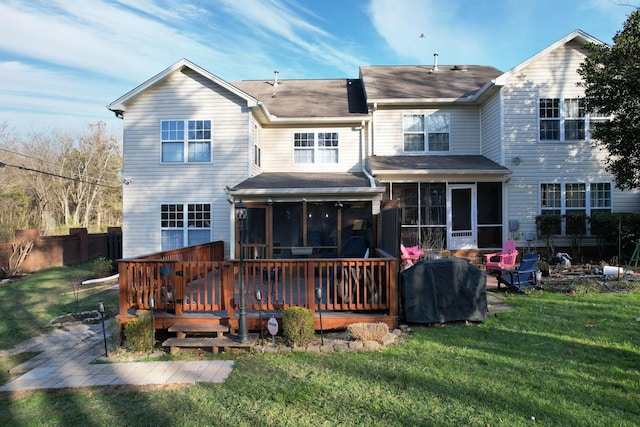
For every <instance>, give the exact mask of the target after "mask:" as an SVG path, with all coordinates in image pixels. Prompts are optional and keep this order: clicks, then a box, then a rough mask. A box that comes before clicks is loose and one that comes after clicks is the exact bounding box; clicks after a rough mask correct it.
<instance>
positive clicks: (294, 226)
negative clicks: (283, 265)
mask: <svg viewBox="0 0 640 427" xmlns="http://www.w3.org/2000/svg"><path fill="white" fill-rule="evenodd" d="M302 221H303V218H302V203H276V204H274V205H273V255H274V257H281V258H291V256H292V254H291V248H292V247H296V246H302V245H303V239H302V237H303V236H302Z"/></svg>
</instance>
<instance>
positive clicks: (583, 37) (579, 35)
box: [496, 30, 604, 86]
mask: <svg viewBox="0 0 640 427" xmlns="http://www.w3.org/2000/svg"><path fill="white" fill-rule="evenodd" d="M575 39H578V40H580V41H582V42H583V43H585V44H586V43H596V44H604V42H602V41H600V40H598V39H596V38H595V37H593V36H590V35H589V34H587V33H585V32H584V31H582V30H575V31H572V32H571V33H569V34H567V35H566V36H564V37H563V38H561V39H560V40H558V41H557V42H555V43H553V44H552V45H549V46H547V47H546V48H544V49H543V50H541V51H540V52H538V53H536V54H535V55H533V56H532V57H530V58H529V59H527V60H525V61H523V62H521V63H520V64H518V65H516V66H515V67H513V68H512V69H510V70H509V71H507V72H505V73H504V74H502V75H501V76H499V77H498V78H497V79H496V85H499V86H502V85H504V84H505V83H506V81H507V79H508V78H509V77H511V76H513V75H515V74H517V73H518V72H520V71H521V70H523V69H524V68H526V67H528V66H529V65H531V64H533V63H535V62H536V61H539V60H540V59H541V58H543V57H545V56H546V55H548V54H549V53H550V52H553V51H554V50H556V49H558V48H559V47H561V46H564V45H565V44H567V43H569V42H571V41H572V40H575Z"/></svg>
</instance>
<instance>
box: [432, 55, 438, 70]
mask: <svg viewBox="0 0 640 427" xmlns="http://www.w3.org/2000/svg"><path fill="white" fill-rule="evenodd" d="M434 71H438V54H437V53H434V54H433V68H432V69H431V72H434Z"/></svg>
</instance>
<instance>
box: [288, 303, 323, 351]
mask: <svg viewBox="0 0 640 427" xmlns="http://www.w3.org/2000/svg"><path fill="white" fill-rule="evenodd" d="M282 335H283V336H284V338H285V339H286V340H287V341H288V342H289V343H291V344H293V345H304V344H306V343H308V342H309V341H311V340H313V339H314V338H315V335H316V332H315V329H314V327H313V313H311V310H309V309H307V308H304V307H289V308H287V309H285V310H284V312H283V314H282Z"/></svg>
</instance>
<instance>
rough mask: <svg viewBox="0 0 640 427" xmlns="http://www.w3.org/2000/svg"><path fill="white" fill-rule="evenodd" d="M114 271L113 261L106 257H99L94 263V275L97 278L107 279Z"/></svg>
mask: <svg viewBox="0 0 640 427" xmlns="http://www.w3.org/2000/svg"><path fill="white" fill-rule="evenodd" d="M112 271H113V261H111V260H110V259H107V258H105V257H102V256H101V257H98V258H96V260H95V261H93V275H94V276H95V277H96V278H98V279H99V278H101V277H107V276H110V275H111V272H112Z"/></svg>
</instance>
